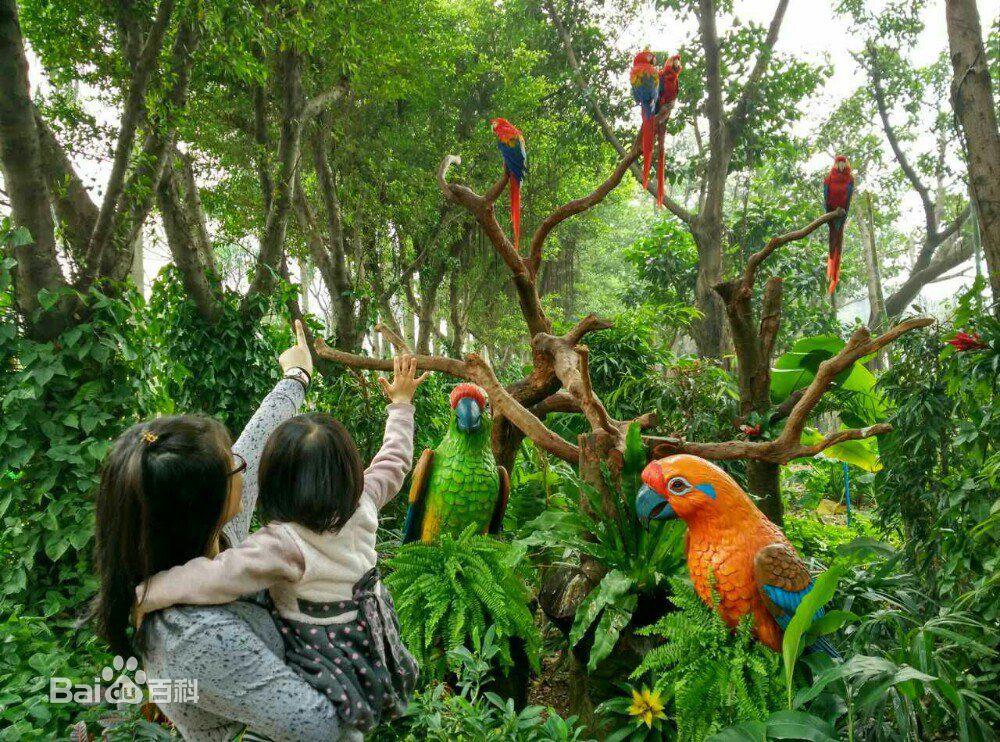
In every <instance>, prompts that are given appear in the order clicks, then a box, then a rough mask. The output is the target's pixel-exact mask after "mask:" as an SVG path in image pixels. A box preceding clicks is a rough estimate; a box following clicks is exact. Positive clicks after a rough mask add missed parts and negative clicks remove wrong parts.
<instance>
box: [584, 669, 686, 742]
mask: <svg viewBox="0 0 1000 742" xmlns="http://www.w3.org/2000/svg"><path fill="white" fill-rule="evenodd" d="M619 687H620V688H621V690H622V691H623V694H622V695H620V696H615V697H614V698H610V699H608V700H607V701H605V702H604V703H602V704H601V705H600V706H598V707H597V708H596V709H595V711H596V713H597V714H598V715H599V716H601V717H603V718H604V719H606V720H607V721H608V722H610V724H606V726H610V727H611V730H610V733H609V734H608V735H607V736H606V737H605V738H604V740H605V742H659V741H660V740H667V739H671V738H672V737H673V728H672V727H671V726H670V724H669V723H668V721H667V715H666V714H665V713H664V711H663V709H664V704H663V697H662V694H661V693H660V691H658V690H656V689H655V688H654V689H652V690H651V689H650V688H649V687H648V686H643V687H642V688H641V689H637V688H635V687H634V686H632V685H629V684H628V683H620V684H619Z"/></svg>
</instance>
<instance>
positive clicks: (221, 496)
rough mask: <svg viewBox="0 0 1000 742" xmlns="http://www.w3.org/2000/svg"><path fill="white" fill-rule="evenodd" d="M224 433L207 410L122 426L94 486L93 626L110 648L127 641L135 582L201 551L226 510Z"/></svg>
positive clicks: (124, 649) (125, 646) (129, 648)
mask: <svg viewBox="0 0 1000 742" xmlns="http://www.w3.org/2000/svg"><path fill="white" fill-rule="evenodd" d="M230 447H231V443H230V438H229V433H228V432H227V431H226V428H225V427H224V426H223V425H222V423H220V422H218V421H217V420H213V419H211V418H208V417H201V416H195V415H177V416H172V417H162V418H159V419H157V420H153V421H151V422H148V423H140V424H139V425H134V426H132V427H131V428H129V429H128V430H126V431H125V432H124V433H123V434H122V435H121V436H120V437H119V438H118V440H117V441H115V444H114V446H113V447H112V449H111V453H110V454H109V455H108V458H107V461H106V462H105V464H104V471H103V473H102V474H101V485H100V488H99V490H98V493H97V524H96V531H97V534H96V535H97V539H96V546H95V550H94V552H95V559H94V561H95V564H96V567H97V572H98V576H99V578H100V582H101V585H100V591H99V592H98V595H97V599H96V601H95V605H94V614H95V619H96V623H97V633H98V634H99V635H100V636H101V638H103V639H104V640H105V641H106V642H108V644H110V645H111V649H112V651H114V652H115V653H116V654H120V655H122V656H128V655H131V654H133V653H134V651H136V650H140V651H141V650H142V644H143V642H142V634H141V632H140V633H139V634H137V635H136V637H135V639H136V641H135V645H134V646H135V649H133V644H131V643H130V642H129V638H128V629H129V626H130V625H131V611H132V604H133V602H134V601H135V587H136V585H138V584H139V583H141V582H142V581H144V580H145V579H147V578H148V577H150V576H152V575H154V574H156V573H157V572H159V571H161V570H164V569H169V568H170V567H174V566H176V565H178V564H184V563H185V562H187V561H189V560H191V559H194V558H196V557H199V556H204V555H205V554H206V552H207V551H208V549H209V546H210V545H211V543H212V539H213V538H215V536H216V534H217V533H218V531H219V528H220V527H221V525H222V523H221V521H222V517H223V515H224V513H225V507H226V501H227V495H228V489H229V474H230V472H231V471H232V469H233V463H232V455H231V454H230Z"/></svg>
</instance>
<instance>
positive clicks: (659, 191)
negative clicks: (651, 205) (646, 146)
mask: <svg viewBox="0 0 1000 742" xmlns="http://www.w3.org/2000/svg"><path fill="white" fill-rule="evenodd" d="M657 135H658V136H659V140H660V141H659V142H658V144H659V145H660V159H659V161H658V162H657V163H656V208H658V209H659V208H662V207H663V169H664V157H665V155H664V153H663V148H664V145H665V144H666V143H667V129H666V127H663V126H661V127H659V131H658V132H657Z"/></svg>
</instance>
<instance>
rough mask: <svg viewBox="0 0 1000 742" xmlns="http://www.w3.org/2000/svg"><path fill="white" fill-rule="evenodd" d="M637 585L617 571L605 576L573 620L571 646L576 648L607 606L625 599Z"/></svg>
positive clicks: (570, 634)
mask: <svg viewBox="0 0 1000 742" xmlns="http://www.w3.org/2000/svg"><path fill="white" fill-rule="evenodd" d="M634 585H635V583H634V582H633V580H632V578H631V577H629V576H628V575H626V574H625V573H624V572H621V571H619V570H617V569H613V570H611V571H610V572H608V573H607V574H606V575H604V578H603V579H602V580H601V581H600V583H599V584H598V585H597V587H595V588H594V589H593V590H591V591H590V594H589V595H588V596H587V597H586V598H584V599H583V602H582V603H581V604H580V607H579V608H577V609H576V617H575V618H574V620H573V628H572V629H571V630H570V632H569V643H570V646H573V647H575V646H576V645H577V644H578V643H579V641H580V640H581V639H582V638H583V635H584V634H586V633H587V629H589V628H590V625H591V624H592V623H594V621H596V620H597V616H598V615H599V614H600V612H601V610H602V609H604V608H605V607H606V606H609V605H614V604H615V603H616V602H617V601H618V600H620V599H621V598H622V597H624V596H625V595H626V594H627V593H628V592H629V591H630V590H631V589H632V588H633V587H634Z"/></svg>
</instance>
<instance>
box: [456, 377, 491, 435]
mask: <svg viewBox="0 0 1000 742" xmlns="http://www.w3.org/2000/svg"><path fill="white" fill-rule="evenodd" d="M451 409H452V412H453V413H454V421H455V424H456V425H457V426H458V429H459V430H460V431H462V432H463V433H475V432H476V431H478V430H479V429H480V428H482V426H483V416H484V414H485V413H486V392H484V391H483V390H482V389H481V388H480V387H478V386H476V385H475V384H459V385H458V386H456V387H455V388H454V389H452V391H451Z"/></svg>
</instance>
